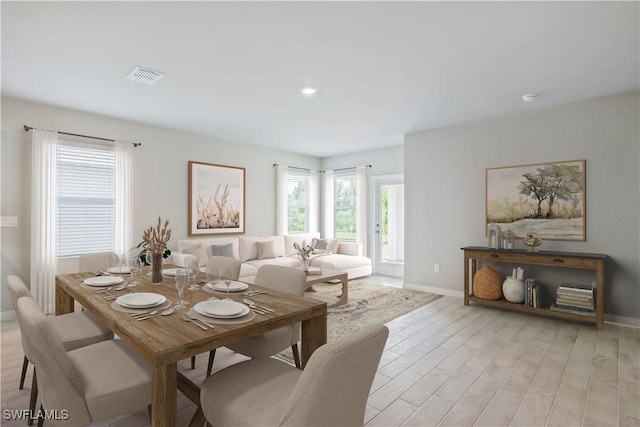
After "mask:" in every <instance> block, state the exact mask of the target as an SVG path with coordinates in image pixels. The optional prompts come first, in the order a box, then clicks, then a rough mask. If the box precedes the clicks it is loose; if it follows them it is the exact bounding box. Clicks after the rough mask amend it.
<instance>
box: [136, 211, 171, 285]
mask: <svg viewBox="0 0 640 427" xmlns="http://www.w3.org/2000/svg"><path fill="white" fill-rule="evenodd" d="M161 224H162V220H161V219H160V217H158V223H157V224H156V226H155V227H153V226H151V227H149V228H148V229H146V230H145V231H144V233H142V240H143V241H144V243H145V244H146V246H147V250H148V251H149V253H150V254H151V283H162V255H163V254H164V252H165V250H166V248H167V243H168V242H169V239H170V238H171V229H169V220H166V221H165V222H164V226H163V227H161Z"/></svg>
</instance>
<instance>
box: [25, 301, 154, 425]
mask: <svg viewBox="0 0 640 427" xmlns="http://www.w3.org/2000/svg"><path fill="white" fill-rule="evenodd" d="M16 307H17V313H18V321H19V322H20V329H21V330H22V331H23V333H24V336H25V337H26V341H27V342H28V345H27V346H28V347H29V349H30V356H31V361H32V362H33V363H34V365H35V366H36V368H37V370H38V387H39V389H40V395H41V407H42V408H43V409H44V410H45V411H48V413H51V412H53V413H56V414H59V415H60V418H61V419H59V420H53V421H54V422H53V423H54V424H55V425H70V426H86V425H89V424H91V423H93V422H96V421H102V420H106V419H110V418H113V417H115V416H118V415H123V414H127V413H132V412H138V411H140V410H143V409H145V408H148V407H149V405H150V403H151V380H152V374H151V367H150V365H149V364H148V363H147V362H146V361H145V360H144V359H142V358H141V357H140V356H138V355H137V354H136V353H135V351H134V350H133V349H132V348H131V347H130V346H128V345H127V344H125V343H124V342H123V341H122V340H119V339H118V340H107V341H101V342H99V343H96V344H91V345H87V346H84V347H80V348H78V349H75V350H71V351H68V352H67V351H66V350H65V348H64V345H63V342H62V340H61V339H60V336H59V335H58V331H57V329H56V328H55V327H54V325H53V322H52V321H51V318H50V317H47V316H45V314H44V313H43V312H42V310H41V309H40V307H39V306H38V304H37V303H36V301H35V300H33V299H32V298H28V297H21V298H19V299H18V301H17V304H16ZM41 423H42V418H41V419H40V420H39V423H38V425H39V426H40V425H42V424H41Z"/></svg>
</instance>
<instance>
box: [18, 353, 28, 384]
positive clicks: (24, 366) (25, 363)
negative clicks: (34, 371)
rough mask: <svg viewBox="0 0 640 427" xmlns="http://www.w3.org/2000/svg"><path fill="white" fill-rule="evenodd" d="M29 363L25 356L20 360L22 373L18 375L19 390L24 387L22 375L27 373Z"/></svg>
mask: <svg viewBox="0 0 640 427" xmlns="http://www.w3.org/2000/svg"><path fill="white" fill-rule="evenodd" d="M28 365H29V359H27V356H25V357H24V360H23V361H22V375H20V390H22V389H23V388H24V377H25V376H26V375H27V366H28Z"/></svg>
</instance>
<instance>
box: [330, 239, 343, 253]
mask: <svg viewBox="0 0 640 427" xmlns="http://www.w3.org/2000/svg"><path fill="white" fill-rule="evenodd" d="M339 247H340V239H329V242H328V243H327V252H332V253H334V254H337V253H338V248H339Z"/></svg>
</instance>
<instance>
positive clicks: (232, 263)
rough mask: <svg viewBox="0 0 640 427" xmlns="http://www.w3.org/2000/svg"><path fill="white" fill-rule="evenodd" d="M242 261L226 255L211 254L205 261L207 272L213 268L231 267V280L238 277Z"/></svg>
mask: <svg viewBox="0 0 640 427" xmlns="http://www.w3.org/2000/svg"><path fill="white" fill-rule="evenodd" d="M241 265H242V263H241V262H240V260H238V259H235V258H231V257H226V256H212V257H209V261H207V272H210V271H212V269H214V268H231V275H232V279H233V280H238V278H239V277H240V267H241Z"/></svg>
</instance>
